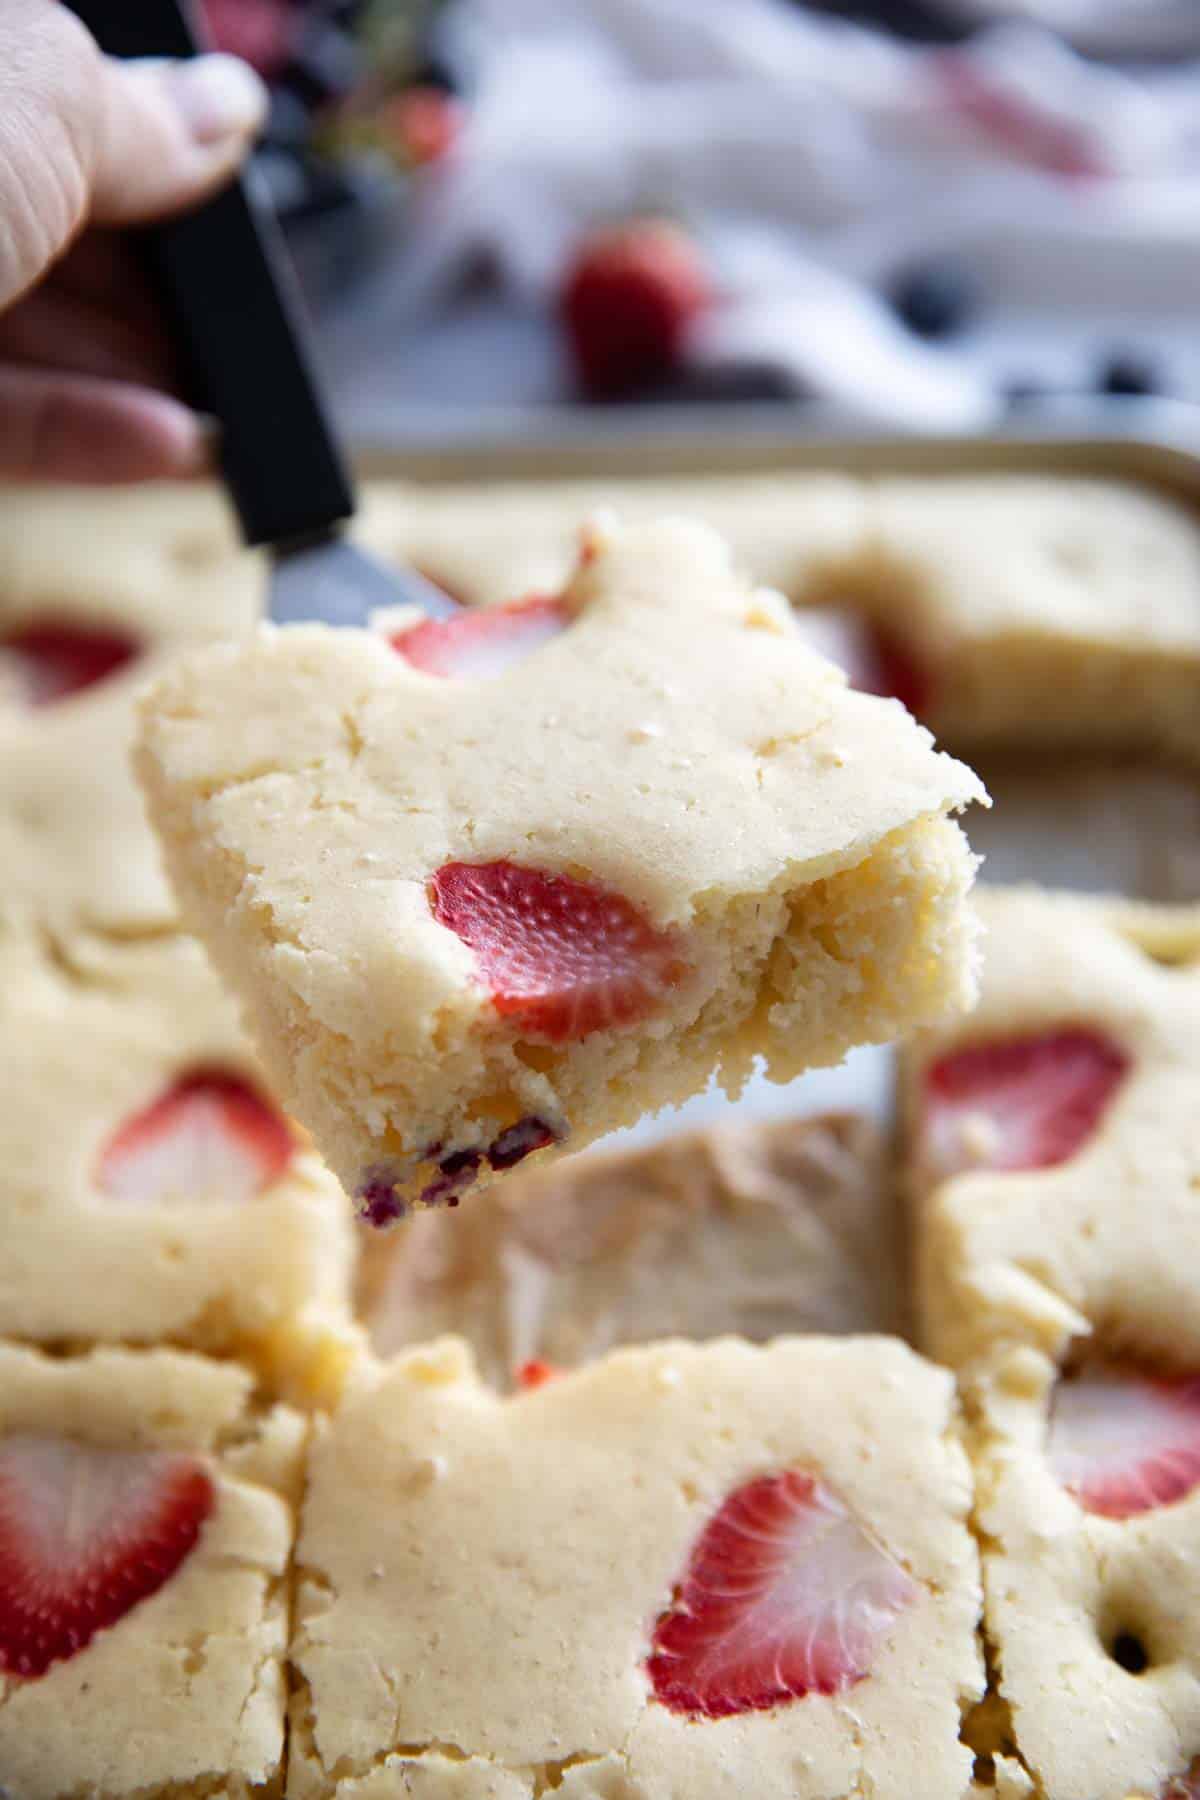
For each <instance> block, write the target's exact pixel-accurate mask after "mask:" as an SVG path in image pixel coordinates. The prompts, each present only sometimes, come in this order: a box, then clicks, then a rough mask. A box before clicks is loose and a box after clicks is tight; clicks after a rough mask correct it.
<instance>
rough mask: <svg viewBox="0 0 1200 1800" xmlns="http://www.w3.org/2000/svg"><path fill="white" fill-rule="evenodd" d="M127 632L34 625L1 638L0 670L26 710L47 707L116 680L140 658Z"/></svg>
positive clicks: (61, 622) (57, 622)
mask: <svg viewBox="0 0 1200 1800" xmlns="http://www.w3.org/2000/svg"><path fill="white" fill-rule="evenodd" d="M138 648H139V646H138V642H137V639H136V638H133V637H131V636H130V635H129V633H128V632H125V631H118V630H116V629H115V628H108V627H104V626H99V625H82V624H77V623H72V622H71V621H68V620H66V619H33V620H30V622H29V623H28V624H26V625H20V626H18V627H17V628H16V629H15V630H13V631H7V632H5V633H4V634H3V636H0V664H5V663H6V664H8V666H9V667H10V668H11V669H12V671H13V673H14V674H15V676H16V680H17V686H18V691H19V693H20V694H21V695H22V697H23V698H24V700H25V703H26V704H27V705H28V706H50V705H52V704H53V703H54V701H56V700H65V699H67V698H68V696H69V695H71V694H78V693H81V692H82V690H83V689H84V688H88V687H91V686H92V684H93V683H94V682H97V681H103V680H104V678H105V676H107V675H114V674H115V673H116V671H117V670H118V669H121V668H124V666H125V664H126V663H128V662H131V661H132V660H133V658H134V657H135V656H136V655H137V653H138Z"/></svg>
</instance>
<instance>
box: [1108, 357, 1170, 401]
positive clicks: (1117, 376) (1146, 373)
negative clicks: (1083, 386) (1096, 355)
mask: <svg viewBox="0 0 1200 1800" xmlns="http://www.w3.org/2000/svg"><path fill="white" fill-rule="evenodd" d="M1096 385H1097V387H1098V389H1099V391H1100V392H1101V393H1102V394H1158V393H1161V392H1162V383H1161V381H1160V379H1159V372H1158V370H1157V369H1156V368H1155V366H1154V362H1153V360H1152V359H1151V358H1150V357H1148V356H1146V355H1145V354H1144V353H1143V352H1142V351H1140V350H1114V351H1112V352H1111V353H1110V355H1109V356H1107V357H1106V358H1105V360H1104V362H1103V363H1102V364H1101V366H1100V376H1099V380H1098V382H1097V384H1096Z"/></svg>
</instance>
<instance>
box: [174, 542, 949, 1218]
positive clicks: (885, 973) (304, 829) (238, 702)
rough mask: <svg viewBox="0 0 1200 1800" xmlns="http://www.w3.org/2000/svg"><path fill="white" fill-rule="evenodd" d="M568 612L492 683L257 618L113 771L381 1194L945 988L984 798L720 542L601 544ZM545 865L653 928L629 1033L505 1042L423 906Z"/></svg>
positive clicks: (296, 1084)
mask: <svg viewBox="0 0 1200 1800" xmlns="http://www.w3.org/2000/svg"><path fill="white" fill-rule="evenodd" d="M567 605H568V607H569V610H570V613H571V623H570V624H569V626H568V628H567V629H566V630H565V631H563V632H561V633H560V634H559V635H558V636H557V637H556V638H554V639H552V640H551V641H550V642H549V643H547V644H545V645H544V646H543V647H542V648H541V649H540V650H539V651H538V652H537V654H535V655H533V656H531V657H528V658H527V659H526V660H525V661H523V662H521V663H520V664H519V665H517V666H516V667H513V668H510V669H508V670H506V671H505V672H504V674H503V675H501V676H499V677H497V678H495V679H493V680H490V681H475V682H465V681H460V680H444V679H440V678H437V677H433V676H428V675H425V674H424V673H422V672H421V671H419V670H415V669H413V668H412V667H410V666H409V665H408V664H407V663H406V662H405V661H404V659H403V658H402V657H400V656H399V655H397V654H396V652H395V651H394V650H393V649H392V648H391V646H390V644H389V642H388V641H387V640H386V638H384V637H383V636H382V635H375V634H372V633H370V632H352V631H339V632H331V631H328V630H325V629H322V628H320V627H304V628H295V629H291V630H286V631H272V630H270V629H264V630H263V631H262V632H261V633H260V635H259V636H258V638H257V639H256V640H255V641H254V642H253V643H251V644H249V645H247V646H245V647H244V648H234V647H226V648H222V649H217V650H213V651H211V652H206V653H203V654H201V655H199V656H197V657H196V658H194V659H188V660H186V661H184V662H181V663H180V664H177V665H176V667H175V669H174V671H173V672H171V673H169V674H168V675H167V677H166V678H165V679H164V681H163V682H161V683H160V684H159V685H158V687H157V688H156V689H155V690H154V692H153V693H152V694H151V695H150V696H149V699H148V701H147V703H146V706H145V714H144V728H143V735H142V741H141V747H140V751H139V766H140V771H141V774H142V778H143V781H144V784H145V787H146V790H147V793H148V795H149V799H150V803H151V809H152V812H153V815H154V818H155V822H156V824H157V825H158V827H159V829H160V831H161V833H162V835H163V838H164V842H165V844H166V847H167V853H168V857H169V860H170V864H171V868H172V873H173V876H174V879H175V883H176V887H177V889H178V891H179V893H180V895H181V898H182V900H183V903H184V905H185V908H186V910H187V913H188V917H189V920H190V921H191V922H192V923H193V924H194V926H195V927H196V929H198V930H199V931H200V932H201V934H202V935H203V937H204V938H205V941H206V942H207V944H208V946H209V948H210V950H211V951H212V953H213V955H214V957H215V959H216V961H217V964H218V966H219V967H220V968H221V970H222V972H223V973H224V975H225V977H226V979H227V980H228V981H229V983H230V985H231V986H232V987H233V988H234V990H235V991H236V992H237V993H238V994H239V995H240V997H241V999H242V1002H243V1005H244V1007H245V1009H246V1012H247V1016H248V1018H249V1020H250V1023H251V1027H252V1031H253V1033H254V1035H255V1037H256V1039H257V1041H258V1043H259V1046H260V1048H261V1050H262V1053H263V1055H264V1058H265V1060H266V1062H267V1066H268V1068H269V1070H270V1073H271V1075H272V1078H273V1080H274V1081H275V1083H276V1085H277V1086H278V1087H279V1088H280V1091H281V1092H282V1093H283V1094H284V1097H285V1098H286V1099H287V1100H288V1102H289V1104H290V1105H291V1106H292V1108H293V1110H294V1111H295V1112H296V1113H297V1115H298V1116H299V1117H300V1118H301V1119H303V1120H304V1122H305V1123H306V1124H307V1125H308V1126H309V1127H310V1129H311V1130H312V1131H313V1133H314V1136H315V1138H316V1140H317V1143H318V1145H319V1147H320V1148H321V1149H322V1150H323V1152H324V1153H325V1155H326V1156H327V1157H328V1159H329V1161H330V1164H331V1166H332V1167H333V1168H334V1169H335V1171H336V1172H337V1173H338V1174H339V1175H340V1176H341V1178H342V1180H343V1181H344V1182H345V1183H346V1185H347V1187H348V1188H350V1189H351V1190H357V1189H358V1188H359V1187H360V1184H361V1183H362V1182H363V1180H364V1175H365V1174H366V1173H367V1172H368V1171H370V1170H372V1169H375V1170H378V1169H380V1168H381V1167H382V1168H384V1169H386V1171H387V1179H388V1180H389V1182H391V1181H394V1182H395V1184H396V1186H397V1189H398V1191H400V1192H402V1193H403V1194H404V1195H405V1197H406V1198H415V1197H417V1196H419V1194H420V1192H421V1191H422V1186H423V1183H424V1181H425V1180H426V1179H427V1173H426V1175H424V1176H422V1175H420V1174H419V1173H418V1171H419V1169H420V1167H421V1165H422V1163H424V1165H425V1169H426V1171H428V1168H429V1163H428V1161H426V1158H427V1156H428V1155H429V1154H430V1150H429V1147H430V1146H433V1145H435V1144H436V1145H437V1146H439V1147H440V1148H441V1149H442V1150H444V1151H447V1152H455V1153H457V1152H458V1151H460V1150H462V1149H464V1148H476V1149H478V1148H479V1147H481V1146H484V1145H486V1144H487V1143H488V1142H489V1140H490V1139H491V1138H492V1136H493V1135H494V1134H495V1132H496V1130H497V1128H498V1126H499V1127H507V1126H508V1124H509V1123H510V1122H513V1121H516V1120H518V1119H521V1118H522V1117H527V1116H535V1117H537V1118H540V1119H541V1120H543V1121H546V1122H547V1123H548V1124H549V1126H550V1128H551V1129H552V1130H553V1132H554V1133H555V1136H556V1138H557V1140H558V1141H559V1142H560V1143H562V1142H566V1143H568V1144H569V1145H570V1147H572V1148H579V1147H580V1146H581V1145H582V1144H583V1143H585V1142H586V1141H587V1140H588V1138H590V1137H592V1136H595V1135H597V1134H598V1133H599V1132H601V1131H603V1130H606V1129H609V1128H611V1127H612V1126H615V1125H617V1124H621V1123H626V1122H629V1121H631V1120H632V1119H633V1118H635V1117H636V1116H638V1115H640V1114H641V1113H642V1112H644V1111H645V1110H647V1109H648V1108H653V1107H654V1106H657V1105H661V1104H664V1103H666V1102H669V1101H672V1100H677V1099H680V1098H682V1097H684V1096H685V1095H686V1094H688V1093H690V1092H693V1091H695V1090H696V1089H697V1088H698V1087H700V1086H702V1085H703V1084H704V1082H705V1081H706V1080H707V1078H708V1076H709V1075H710V1073H711V1072H712V1070H713V1068H714V1067H715V1066H717V1065H720V1072H721V1076H722V1079H723V1080H724V1081H725V1082H726V1084H727V1085H728V1086H730V1087H731V1088H733V1089H736V1088H737V1087H738V1086H739V1085H740V1083H741V1081H742V1080H743V1079H744V1078H745V1075H746V1073H747V1072H748V1071H749V1068H750V1066H751V1063H752V1059H753V1057H754V1055H755V1054H756V1053H760V1054H762V1055H763V1056H764V1057H765V1058H766V1060H767V1063H768V1065H769V1068H770V1071H771V1073H772V1074H774V1075H775V1076H776V1077H777V1078H781V1079H783V1078H787V1077H790V1076H791V1075H793V1074H795V1073H797V1072H798V1071H799V1070H800V1069H801V1068H803V1067H805V1066H809V1065H812V1064H828V1063H835V1062H837V1061H839V1060H840V1059H841V1057H842V1056H843V1055H844V1054H845V1052H846V1050H847V1049H848V1048H850V1046H851V1045H853V1044H855V1043H859V1042H863V1041H866V1040H882V1039H888V1038H891V1037H893V1036H895V1035H897V1034H898V1033H900V1032H902V1031H904V1030H905V1029H907V1028H909V1027H910V1026H912V1025H913V1024H916V1023H919V1022H920V1021H922V1020H923V1019H927V1018H930V1017H936V1016H940V1015H941V1014H942V1013H943V1012H945V1011H946V1010H947V1009H954V1008H957V1007H960V1006H962V1005H963V1004H964V1003H966V1002H967V1001H968V1000H969V998H970V995H971V992H972V982H973V972H972V961H973V948H972V946H973V933H974V926H973V923H972V921H971V919H970V917H969V915H968V913H967V911H966V909H965V908H964V906H963V896H964V893H965V891H966V888H967V887H968V885H969V883H970V879H971V874H972V861H971V858H970V855H969V852H968V850H967V848H966V844H965V841H964V839H963V837H962V835H961V833H960V831H959V829H958V828H957V826H955V825H954V824H953V823H952V822H950V820H949V819H948V818H947V816H946V815H947V814H949V813H950V812H952V811H954V810H955V809H957V808H958V807H960V806H962V805H963V804H965V803H966V802H967V801H969V800H971V799H973V798H978V797H980V796H981V794H982V790H981V788H980V786H979V784H978V782H977V781H976V779H975V777H974V776H973V775H972V774H971V773H970V771H969V770H967V769H965V768H963V767H962V766H961V765H959V764H957V763H954V762H952V761H951V760H950V759H949V758H946V757H944V756H939V755H936V754H935V753H934V751H933V749H932V746H931V743H930V740H929V738H928V735H927V734H926V733H925V732H923V731H922V730H921V729H920V728H919V727H917V726H916V725H914V724H913V722H912V720H911V719H910V718H909V717H908V715H907V714H906V713H905V712H904V711H903V709H902V708H901V707H900V706H898V705H897V704H895V703H893V702H885V701H879V700H874V699H870V698H868V697H866V696H864V695H859V694H854V693H850V692H848V691H847V689H846V687H845V685H844V681H843V679H842V677H841V676H840V674H839V672H838V671H836V670H835V669H834V668H833V666H832V665H831V664H829V663H827V662H825V661H824V660H822V659H821V658H819V657H816V656H815V655H814V654H813V653H812V652H810V651H809V650H807V649H806V648H805V647H804V646H803V644H802V643H801V642H800V641H799V640H798V639H796V638H795V637H794V636H793V635H792V634H791V631H790V626H789V621H788V615H787V612H786V609H785V608H783V606H782V603H781V602H779V601H778V600H776V599H773V598H772V597H771V596H769V595H766V594H762V593H754V592H752V591H751V590H750V589H749V588H747V587H746V586H745V585H744V584H743V583H742V582H741V581H740V580H739V579H737V578H736V577H735V576H734V574H733V572H732V570H731V567H730V563H729V559H728V555H727V552H726V551H725V550H724V548H723V547H722V546H721V544H720V542H719V540H718V539H717V538H715V537H714V536H713V535H712V534H711V533H710V532H708V531H707V530H705V529H704V528H702V527H698V526H690V525H686V524H681V523H675V522H664V523H660V524H657V525H652V526H645V527H638V528H636V529H630V530H628V531H620V530H616V531H613V532H612V533H611V534H610V535H608V536H607V537H605V538H604V539H602V540H597V541H596V542H595V543H594V545H593V555H592V558H591V560H590V562H588V563H587V565H586V566H584V567H583V568H581V570H580V572H579V574H578V575H577V577H576V579H575V581H574V582H573V584H572V587H571V589H570V592H569V594H568V596H567ZM455 862H466V863H470V864H480V863H490V862H506V863H509V864H515V865H517V866H518V867H521V868H533V869H536V870H538V871H540V872H542V873H544V874H551V875H560V874H562V875H568V876H570V877H571V878H572V879H576V880H584V881H586V882H588V883H590V884H593V885H594V886H598V887H599V888H600V889H601V890H603V891H606V892H610V893H615V894H617V895H619V896H621V897H622V899H623V900H624V901H625V902H627V903H629V904H631V905H632V906H633V907H634V908H635V909H637V910H638V912H639V913H640V914H641V916H642V917H643V918H644V919H645V920H647V921H648V922H649V924H650V925H651V927H652V928H653V929H655V930H657V931H661V932H671V933H674V934H676V937H675V940H674V941H675V942H676V943H677V945H678V947H679V951H680V955H681V958H682V961H683V964H684V970H683V972H682V974H681V975H680V977H679V978H678V980H677V981H676V983H675V984H674V986H673V988H672V990H671V992H670V993H669V994H668V995H667V996H665V997H664V998H663V999H662V1000H661V1002H660V1003H659V1004H658V1005H657V1007H656V1008H655V1009H654V1010H653V1011H652V1012H651V1013H650V1015H649V1016H648V1017H647V1018H645V1019H644V1020H643V1021H642V1022H641V1023H638V1024H636V1025H631V1026H627V1027H620V1026H616V1027H612V1028H609V1029H597V1030H594V1031H592V1032H591V1033H590V1034H589V1035H587V1036H585V1037H584V1038H582V1040H580V1041H577V1042H568V1043H566V1044H562V1045H555V1044H553V1043H549V1044H548V1043H545V1042H542V1041H540V1040H537V1039H536V1034H531V1035H530V1041H528V1042H526V1041H523V1040H522V1038H521V1036H520V1033H519V1031H518V1029H517V1028H516V1027H515V1026H514V1025H513V1024H510V1023H508V1022H507V1021H506V1020H505V1019H504V1017H502V1016H501V1015H500V1014H499V1013H498V1012H497V1011H496V1009H495V1007H494V1006H493V1004H492V1001H491V998H490V995H489V993H488V991H487V989H486V988H485V987H484V986H482V985H481V983H480V981H479V979H478V978H477V968H476V963H475V957H474V953H473V952H472V951H471V950H470V949H469V948H468V946H467V944H466V943H465V942H463V941H462V939H461V938H460V937H459V936H457V935H456V934H455V932H453V931H451V930H449V929H447V928H446V927H445V926H444V925H442V924H440V923H439V922H438V920H437V918H436V917H435V916H434V912H433V910H432V908H431V903H430V899H429V893H428V886H429V883H430V881H431V879H432V877H433V876H434V875H435V873H436V872H437V871H438V870H439V869H440V868H441V867H442V866H443V865H445V864H448V863H455Z"/></svg>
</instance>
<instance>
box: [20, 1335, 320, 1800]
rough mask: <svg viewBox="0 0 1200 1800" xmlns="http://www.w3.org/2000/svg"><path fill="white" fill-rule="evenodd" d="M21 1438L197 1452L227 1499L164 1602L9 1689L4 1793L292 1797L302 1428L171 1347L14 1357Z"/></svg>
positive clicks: (245, 1379)
mask: <svg viewBox="0 0 1200 1800" xmlns="http://www.w3.org/2000/svg"><path fill="white" fill-rule="evenodd" d="M10 1433H13V1434H27V1435H35V1436H38V1437H43V1436H44V1437H50V1438H59V1437H65V1438H68V1439H71V1440H74V1441H78V1442H80V1443H83V1444H86V1445H95V1446H100V1447H104V1448H108V1449H115V1450H145V1449H159V1448H162V1449H169V1450H181V1451H188V1452H192V1453H194V1454H195V1455H197V1456H198V1457H199V1458H200V1459H201V1460H202V1461H203V1463H204V1465H205V1467H206V1468H207V1470H208V1472H209V1474H210V1476H211V1478H212V1479H213V1481H214V1483H215V1487H216V1497H215V1506H214V1510H213V1512H212V1513H211V1515H210V1516H209V1518H208V1519H207V1520H206V1521H205V1523H204V1525H203V1527H202V1529H201V1533H200V1537H199V1540H198V1542H197V1543H196V1544H195V1546H194V1548H193V1549H192V1550H191V1551H190V1553H189V1554H188V1555H187V1557H186V1558H185V1559H184V1561H183V1562H182V1563H181V1564H180V1566H179V1567H178V1568H177V1569H176V1570H175V1572H174V1574H173V1575H171V1576H170V1577H169V1578H168V1580H167V1581H166V1582H165V1583H164V1585H163V1586H161V1587H160V1588H159V1589H158V1591H157V1593H154V1594H152V1595H150V1597H149V1598H146V1599H143V1600H141V1601H139V1602H138V1603H137V1604H136V1605H135V1606H133V1607H132V1608H131V1609H130V1610H129V1611H128V1612H126V1613H125V1615H124V1617H123V1618H121V1619H119V1620H118V1621H117V1622H116V1623H115V1624H114V1625H112V1626H111V1627H109V1628H108V1629H106V1630H102V1631H100V1632H99V1633H98V1634H97V1635H96V1636H95V1637H93V1639H92V1641H91V1642H90V1644H88V1645H86V1646H85V1647H84V1648H83V1649H81V1650H79V1651H77V1652H76V1653H75V1655H74V1656H72V1657H70V1658H69V1659H68V1660H66V1661H64V1662H59V1663H56V1664H54V1665H53V1666H52V1667H51V1668H50V1669H49V1670H48V1672H47V1673H46V1674H44V1675H42V1676H40V1677H37V1678H36V1679H32V1680H21V1679H17V1678H13V1677H0V1784H2V1785H3V1786H4V1789H5V1791H6V1792H7V1793H9V1794H11V1795H12V1796H13V1800H79V1797H80V1796H84V1795H86V1796H87V1800H125V1797H126V1796H133V1795H137V1796H138V1797H139V1800H141V1796H152V1797H153V1800H158V1796H159V1795H162V1796H173V1795H175V1794H176V1793H177V1792H178V1793H179V1794H181V1795H188V1796H191V1795H192V1794H193V1793H195V1794H199V1795H202V1796H204V1800H208V1797H209V1796H210V1795H211V1796H218V1797H220V1800H224V1797H225V1796H229V1800H242V1796H249V1795H254V1796H258V1795H260V1794H261V1795H263V1796H271V1795H275V1794H277V1793H278V1792H279V1791H280V1785H279V1784H280V1781H281V1776H282V1768H283V1741H284V1731H283V1725H284V1707H285V1688H286V1684H285V1674H284V1656H285V1651H286V1647H287V1623H288V1613H287V1594H286V1583H285V1576H286V1571H287V1565H288V1557H289V1553H290V1549H291V1542H292V1534H293V1526H294V1507H295V1504H296V1502H297V1499H298V1482H299V1475H300V1462H301V1457H302V1452H303V1447H304V1426H303V1422H302V1420H301V1419H300V1417H299V1415H297V1414H295V1413H291V1412H289V1411H288V1410H287V1409H286V1408H275V1409H273V1410H271V1411H268V1412H262V1411H261V1410H260V1409H258V1408H256V1407H255V1406H254V1405H253V1403H252V1383H251V1379H250V1377H249V1376H248V1375H247V1374H246V1373H245V1371H243V1370H241V1369H238V1368H235V1367H234V1366H233V1365H231V1364H226V1363H222V1364H218V1363H211V1362H206V1361H204V1360H203V1359H202V1358H200V1357H195V1356H189V1355H184V1354H180V1353H177V1352H172V1351H166V1350H158V1351H151V1352H145V1353H139V1352H133V1351H122V1350H100V1351H96V1352H94V1353H93V1354H91V1355H89V1356H87V1357H83V1358H79V1359H69V1360H50V1359H48V1358H45V1357H44V1356H42V1355H40V1354H38V1353H37V1352H34V1351H30V1350H22V1349H17V1348H14V1347H12V1346H11V1345H6V1346H0V1441H2V1440H3V1438H4V1437H6V1436H8V1435H9V1434H10ZM191 1784H194V1786H193V1785H191Z"/></svg>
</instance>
